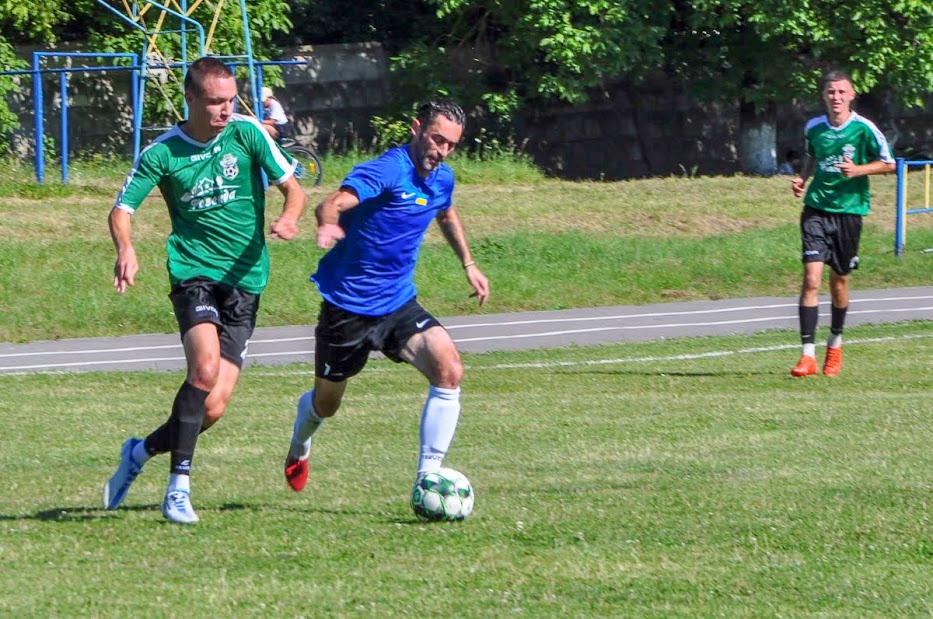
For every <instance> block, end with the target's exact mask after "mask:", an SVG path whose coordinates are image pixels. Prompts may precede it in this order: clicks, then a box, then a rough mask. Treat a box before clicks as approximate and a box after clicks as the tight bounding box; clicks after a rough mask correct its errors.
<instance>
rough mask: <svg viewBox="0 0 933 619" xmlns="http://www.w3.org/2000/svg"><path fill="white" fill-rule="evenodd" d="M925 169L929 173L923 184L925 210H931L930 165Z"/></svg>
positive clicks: (924, 167)
mask: <svg viewBox="0 0 933 619" xmlns="http://www.w3.org/2000/svg"><path fill="white" fill-rule="evenodd" d="M923 169H924V171H925V172H926V173H927V176H926V179H925V182H924V184H923V208H930V164H929V163H928V164H926V165H925V166H923Z"/></svg>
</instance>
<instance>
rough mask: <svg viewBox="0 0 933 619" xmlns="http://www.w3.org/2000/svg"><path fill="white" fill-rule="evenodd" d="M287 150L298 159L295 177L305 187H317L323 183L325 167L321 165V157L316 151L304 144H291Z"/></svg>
mask: <svg viewBox="0 0 933 619" xmlns="http://www.w3.org/2000/svg"><path fill="white" fill-rule="evenodd" d="M285 150H286V151H288V153H289V154H290V155H291V156H292V157H294V158H295V159H297V160H298V167H297V168H295V178H297V179H298V182H299V183H300V184H301V185H302V186H303V187H317V186H318V185H320V184H321V178H322V177H323V176H324V168H322V167H321V159H320V158H319V157H318V156H317V153H316V152H314V151H313V150H311V149H310V148H305V147H304V146H290V147H289V148H287V149H285Z"/></svg>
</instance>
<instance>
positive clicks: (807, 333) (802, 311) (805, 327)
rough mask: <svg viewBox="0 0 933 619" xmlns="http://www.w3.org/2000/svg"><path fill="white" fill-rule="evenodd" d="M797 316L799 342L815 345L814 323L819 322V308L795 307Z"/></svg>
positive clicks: (815, 306) (816, 306)
mask: <svg viewBox="0 0 933 619" xmlns="http://www.w3.org/2000/svg"><path fill="white" fill-rule="evenodd" d="M797 315H798V316H799V317H800V342H801V343H803V344H814V343H816V323H817V322H819V320H820V307H819V306H818V305H814V306H813V307H810V306H807V305H800V306H798V307H797Z"/></svg>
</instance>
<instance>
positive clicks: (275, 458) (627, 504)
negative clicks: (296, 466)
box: [0, 322, 933, 617]
mask: <svg viewBox="0 0 933 619" xmlns="http://www.w3.org/2000/svg"><path fill="white" fill-rule="evenodd" d="M789 339H791V338H789V337H788V334H786V333H779V332H774V333H764V334H760V335H756V336H753V337H743V338H695V339H688V340H678V341H668V342H657V343H643V344H630V345H619V346H606V347H595V348H574V349H564V350H551V351H538V352H527V353H509V354H504V353H494V354H484V355H468V356H467V357H466V359H465V361H466V363H467V366H468V372H467V378H466V380H465V383H464V412H463V417H462V420H461V424H460V427H459V429H458V436H457V437H456V439H455V441H454V445H453V448H452V449H451V451H450V453H449V454H448V458H447V460H446V463H447V464H448V465H450V466H453V467H455V468H458V469H460V470H463V471H464V472H465V473H467V474H468V475H469V476H470V477H471V479H472V482H473V485H474V488H475V490H476V493H477V502H476V509H475V511H474V514H473V516H471V518H470V519H468V520H467V521H465V522H462V523H441V524H430V525H426V524H422V523H420V522H418V521H417V520H416V519H415V518H414V516H413V514H412V513H411V512H410V511H409V509H408V506H407V493H408V490H409V488H410V485H411V482H412V479H413V473H414V471H413V469H414V466H415V461H416V456H417V444H416V443H417V438H416V437H417V424H418V416H419V415H418V413H419V410H420V406H421V403H422V400H423V397H424V393H425V386H424V384H423V381H422V379H420V377H419V376H418V375H417V373H416V372H415V371H414V370H412V369H411V368H408V367H405V366H396V365H394V364H391V363H388V362H375V363H373V365H372V366H371V367H370V368H368V370H367V371H366V372H364V373H363V374H362V375H361V376H360V377H359V378H358V379H356V380H355V382H354V384H353V385H352V387H351V389H350V391H349V393H348V397H347V400H346V404H345V408H344V409H342V410H341V412H340V413H339V415H338V416H337V417H336V418H334V419H333V420H331V421H329V422H328V423H327V425H325V427H324V428H323V429H322V431H321V433H320V434H319V435H318V439H317V443H316V446H315V452H314V454H313V456H312V478H311V481H310V482H309V487H308V488H307V489H306V491H305V492H304V493H302V494H295V493H293V492H292V491H291V490H289V489H288V488H287V487H286V486H285V484H284V479H283V477H282V471H281V466H282V461H283V458H284V450H285V449H286V448H287V443H288V440H289V436H290V428H291V422H292V419H293V412H292V410H293V408H292V407H293V402H294V400H295V397H296V396H297V394H299V393H300V392H301V391H302V390H304V389H305V388H306V387H307V385H308V384H309V381H310V378H311V368H310V367H309V366H285V367H268V368H262V367H254V368H251V369H249V370H247V372H246V373H245V375H244V380H243V381H242V383H241V387H240V389H239V391H238V393H237V395H236V397H235V398H234V402H233V404H232V406H231V408H230V410H229V411H228V414H227V416H226V417H225V418H224V420H222V421H221V423H220V424H219V425H218V426H217V427H216V428H215V429H213V430H211V431H210V432H209V433H207V434H205V435H204V436H203V437H202V440H201V442H200V443H199V450H198V456H197V459H196V466H195V470H196V473H195V477H194V481H193V488H194V494H193V497H194V501H195V506H196V508H197V509H198V511H199V515H200V516H201V519H202V520H201V523H199V524H197V525H194V526H190V527H181V526H176V525H171V524H168V523H166V522H165V521H164V520H163V519H162V516H161V514H160V512H159V507H158V504H159V502H160V501H161V497H162V493H163V492H164V483H165V479H166V475H167V467H168V464H167V460H166V458H164V457H161V458H159V459H156V460H154V461H152V462H150V463H149V464H148V465H147V467H146V470H145V471H144V472H143V474H142V475H141V476H140V478H139V480H138V481H137V482H136V484H135V485H134V487H133V489H132V490H131V493H130V495H129V497H128V498H127V501H126V503H125V506H124V507H123V508H121V509H120V510H118V511H116V512H104V511H102V510H100V509H99V508H98V501H99V500H100V484H101V483H102V482H103V480H104V479H105V478H106V477H107V476H109V475H110V473H111V472H112V470H113V468H114V467H115V465H116V462H117V454H118V449H119V444H120V442H121V441H122V440H123V439H124V438H125V437H126V436H128V435H129V434H131V433H134V432H138V431H140V429H141V428H149V427H152V426H154V425H156V424H157V423H159V422H160V421H161V420H162V418H163V417H164V415H165V409H166V406H167V403H168V402H169V401H170V400H171V398H172V396H173V393H174V391H175V389H176V388H177V386H178V384H179V383H180V381H181V380H182V375H181V374H177V373H127V374H116V373H91V374H79V375H33V376H7V377H0V389H2V391H3V393H4V394H5V397H3V398H2V400H0V418H2V419H3V421H4V437H5V441H4V442H5V443H6V445H5V449H3V450H2V451H0V472H2V476H3V479H4V480H5V484H4V486H5V488H6V490H5V492H4V493H3V497H4V501H3V508H2V510H0V520H2V525H0V552H2V556H3V569H4V577H3V579H2V580H0V615H8V616H17V617H51V616H60V617H66V616H74V617H79V616H80V617H86V616H179V617H217V616H224V615H228V616H257V617H259V616H263V617H268V616H275V617H299V616H306V617H325V616H359V615H367V616H380V617H387V616H414V615H421V614H431V615H435V614H436V615H445V616H469V617H479V616H496V617H498V616H514V615H518V616H527V617H580V616H626V617H670V616H682V617H697V616H725V617H771V616H785V617H786V616H830V617H891V616H927V615H929V614H930V613H931V612H933V594H931V590H933V570H931V567H933V537H931V534H930V526H931V522H930V496H931V485H930V479H931V475H930V474H931V471H933V456H931V454H933V449H931V447H933V439H931V432H930V419H929V413H930V396H931V394H933V346H931V341H933V324H931V323H929V322H926V323H913V324H903V325H890V326H877V327H858V328H853V329H851V330H850V333H849V334H848V344H847V348H846V355H847V359H846V367H845V370H844V374H843V375H842V376H840V377H839V378H837V379H829V378H825V377H822V376H817V377H811V378H808V379H805V380H794V379H791V378H790V376H789V375H788V372H787V370H788V368H789V367H790V365H791V364H792V363H793V362H794V361H795V360H796V356H797V350H796V346H794V345H793V344H789V343H788V340H789Z"/></svg>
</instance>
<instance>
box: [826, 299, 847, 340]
mask: <svg viewBox="0 0 933 619" xmlns="http://www.w3.org/2000/svg"><path fill="white" fill-rule="evenodd" d="M847 311H849V306H848V305H846V306H845V307H836V306H835V305H833V310H832V322H831V324H830V327H829V332H830V333H832V334H833V335H840V334H841V333H842V329H843V328H844V327H845V326H846V312H847Z"/></svg>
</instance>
